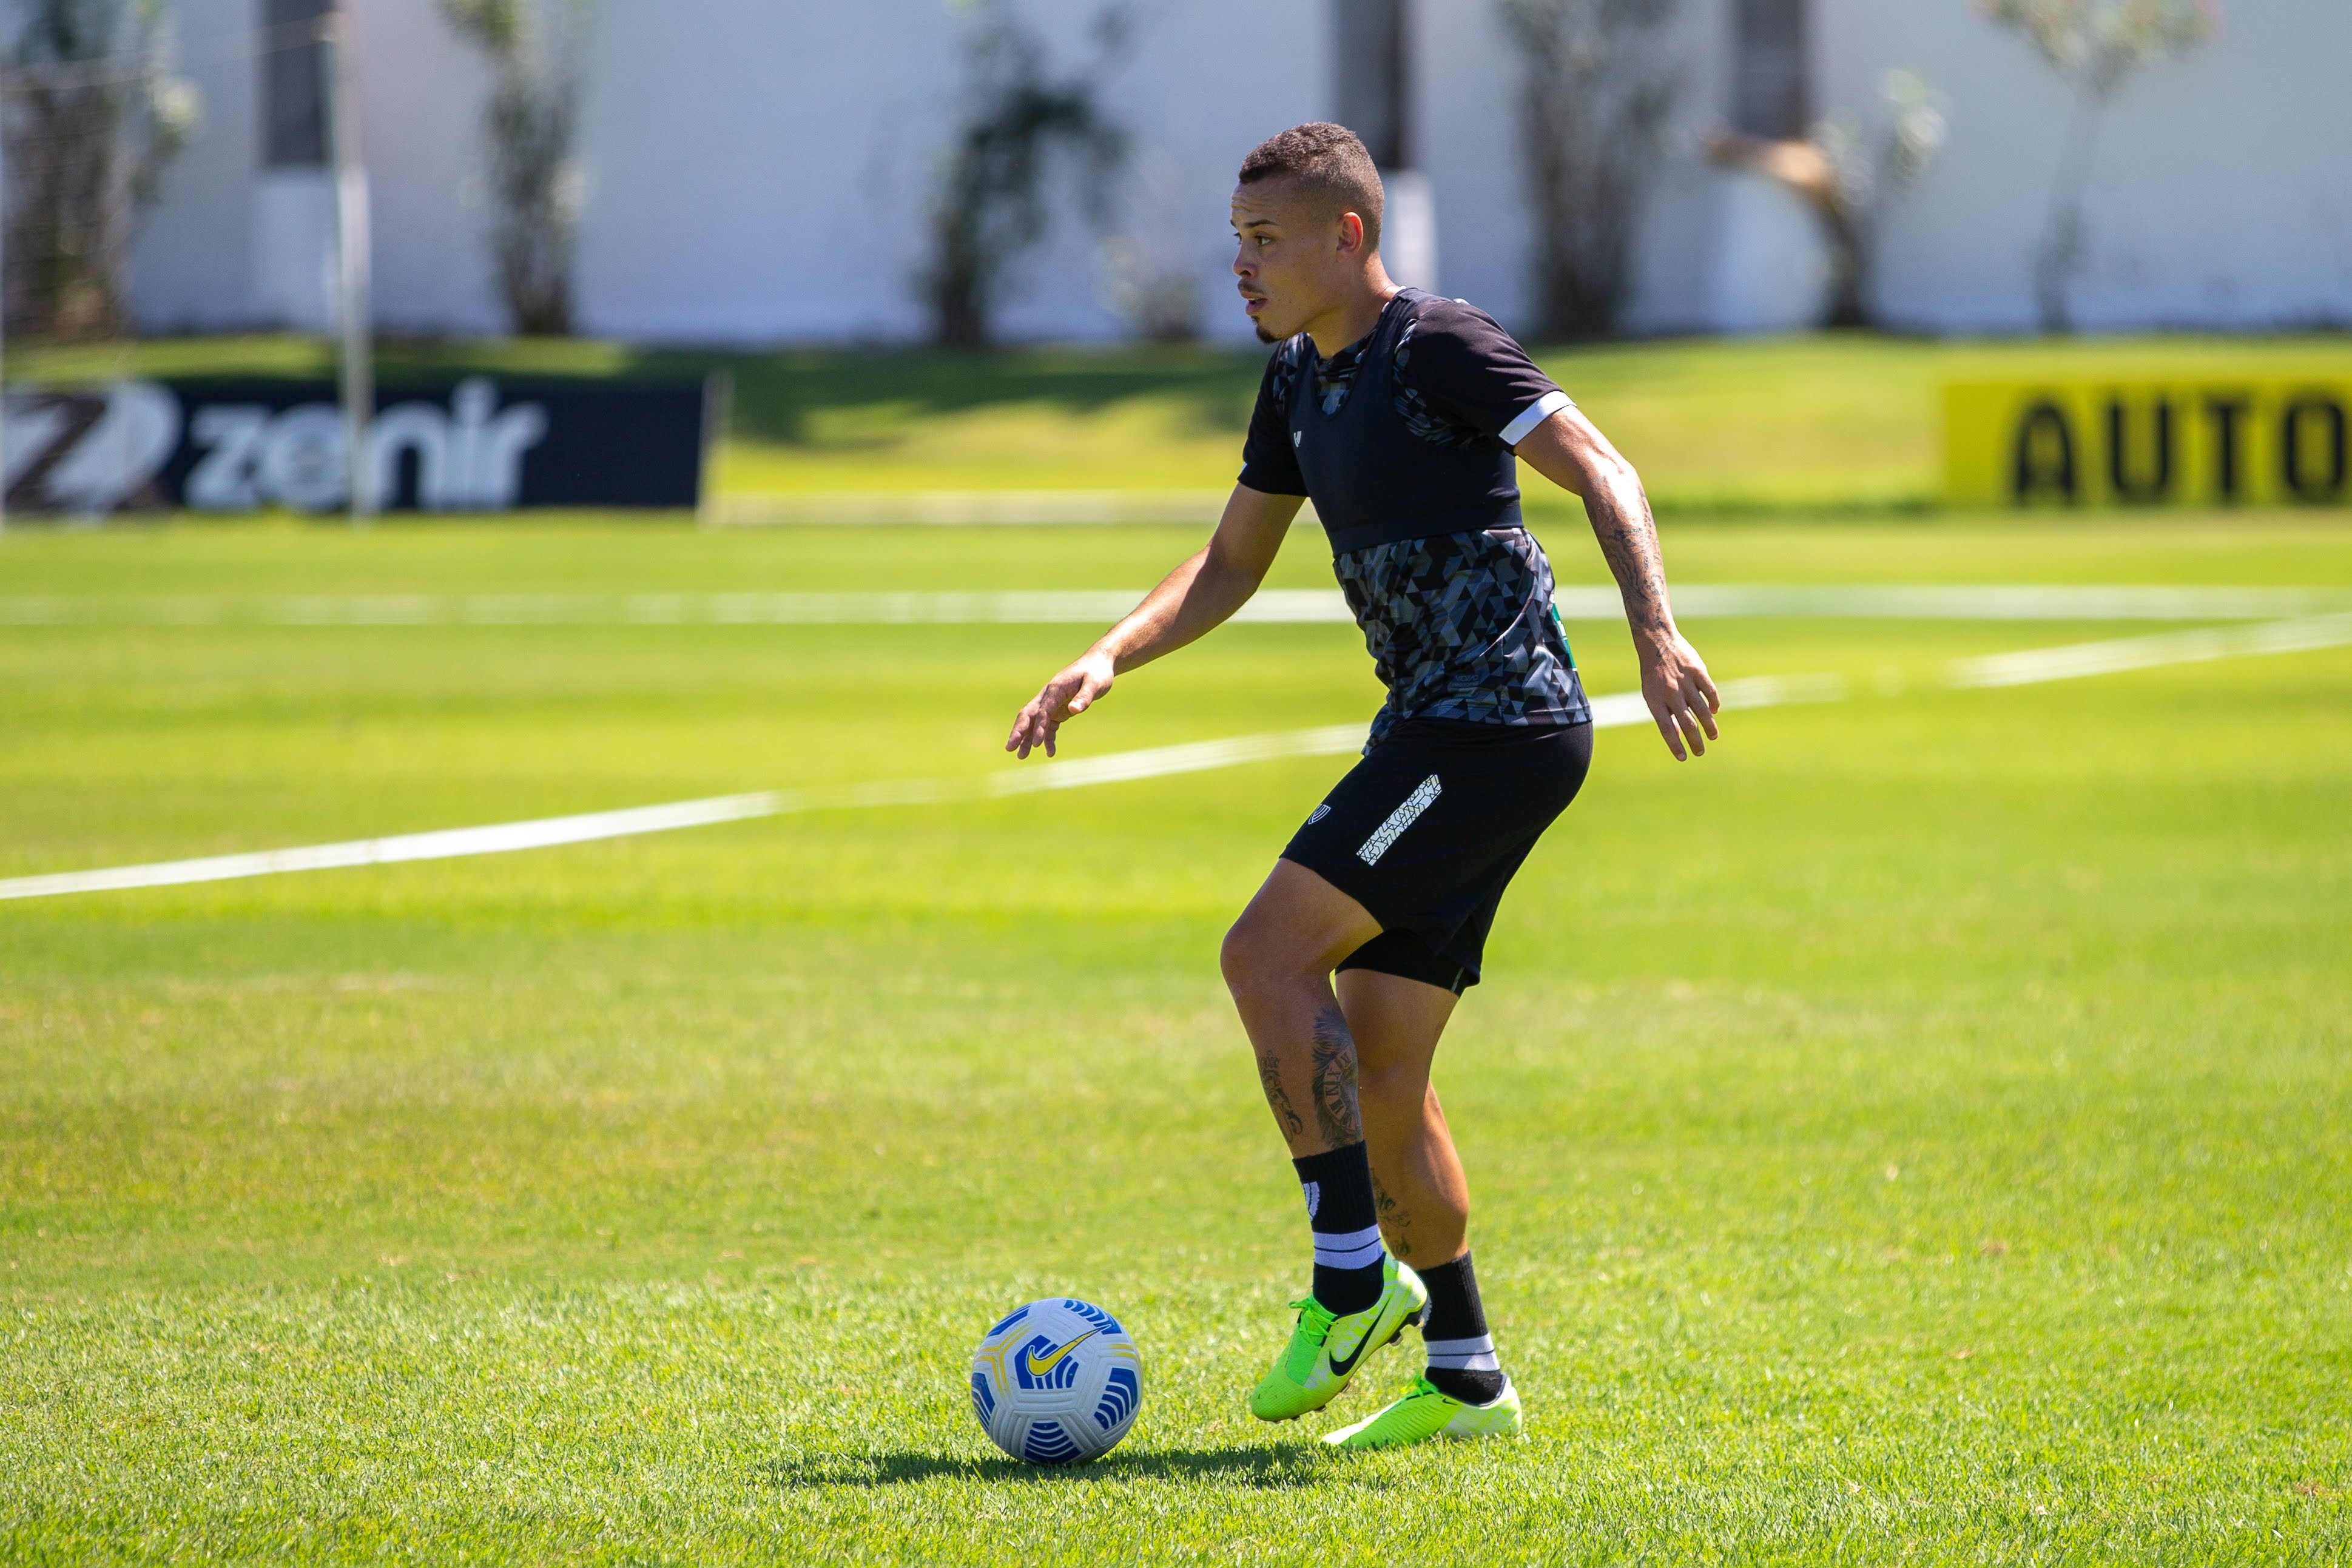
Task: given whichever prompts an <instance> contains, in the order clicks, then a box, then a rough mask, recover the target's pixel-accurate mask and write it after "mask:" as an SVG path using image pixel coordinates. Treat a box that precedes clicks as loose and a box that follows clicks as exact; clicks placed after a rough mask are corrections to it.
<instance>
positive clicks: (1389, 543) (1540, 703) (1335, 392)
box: [1241, 288, 1591, 745]
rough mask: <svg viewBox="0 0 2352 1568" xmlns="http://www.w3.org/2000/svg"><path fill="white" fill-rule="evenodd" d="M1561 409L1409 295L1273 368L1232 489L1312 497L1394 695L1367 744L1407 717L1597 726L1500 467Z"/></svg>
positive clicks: (1492, 332) (1483, 340)
mask: <svg viewBox="0 0 2352 1568" xmlns="http://www.w3.org/2000/svg"><path fill="white" fill-rule="evenodd" d="M1570 406H1571V405H1570V402H1569V398H1568V394H1567V393H1565V392H1561V391H1560V390H1559V387H1557V386H1555V385H1554V384H1553V383H1552V382H1551V381H1550V379H1549V377H1547V376H1545V375H1544V373H1543V372H1542V371H1539V370H1538V369H1537V368H1536V366H1535V363H1534V361H1531V360H1529V359H1528V355H1527V351H1526V350H1523V349H1521V348H1520V347H1519V345H1518V344H1517V342H1516V341H1515V340H1513V339H1512V337H1511V335H1510V334H1509V333H1507V332H1506V331H1505V330H1504V329H1502V327H1501V326H1500V325H1499V324H1497V323H1496V321H1495V319H1493V318H1492V317H1490V316H1488V315H1486V312H1484V311H1482V310H1478V309H1476V308H1473V307H1471V306H1469V305H1465V304H1464V303H1462V302H1461V301H1459V300H1450V299H1441V298H1437V297H1435V296H1433V295H1430V294H1425V293H1423V292H1422V291H1421V290H1419V289H1412V288H1408V289H1404V290H1402V291H1400V292H1399V293H1398V294H1397V296H1396V297H1395V298H1393V299H1391V300H1390V301H1389V303H1388V306H1387V307H1386V308H1385V309H1383V310H1382V311H1381V319H1380V322H1379V324H1378V325H1377V326H1375V327H1374V328H1373V329H1372V330H1371V332H1370V334H1368V335H1367V336H1366V337H1364V338H1363V339H1362V340H1360V341H1358V342H1356V343H1354V344H1351V345H1350V346H1349V347H1348V348H1345V349H1342V350H1339V353H1337V354H1335V355H1333V356H1332V357H1331V358H1329V359H1328V360H1326V359H1323V358H1321V357H1319V356H1318V354H1317V353H1316V351H1315V344H1314V341H1313V340H1312V339H1309V338H1307V337H1306V336H1305V335H1304V334H1301V335H1300V336H1298V337H1296V338H1292V339H1290V340H1288V341H1286V342H1285V343H1283V344H1282V345H1281V347H1279V348H1278V349H1276V350H1275V353H1274V356H1273V358H1272V359H1271V360H1270V361H1268V362H1267V365H1266V370H1265V380H1264V381H1263V382H1261V383H1260V385H1259V388H1258V399H1257V407H1256V410H1255V413H1253V414H1252V415H1251V419H1250V429H1249V437H1248V441H1247V444H1246V445H1245V447H1244V454H1243V466H1242V474H1241V482H1242V483H1243V484H1244V485H1246V486H1249V487H1250V488H1251V489H1253V490H1259V491H1264V492H1265V493H1266V494H1269V495H1286V496H1307V497H1312V498H1313V500H1314V502H1315V509H1316V512H1317V515H1318V516H1319V517H1321V518H1322V520H1323V525H1324V528H1325V529H1326V530H1327V531H1328V533H1329V535H1330V540H1331V553H1332V570H1333V572H1334V573H1335V575H1337V577H1338V578H1339V586H1340V589H1341V590H1342V591H1343V592H1344V593H1345V594H1346V595H1347V600H1348V607H1349V610H1350V611H1351V612H1353V613H1354V615H1355V618H1356V623H1357V625H1358V626H1359V627H1360V628H1361V629H1362V631H1363V633H1364V643H1365V646H1366V648H1367V649H1368V650H1369V651H1370V653H1371V655H1372V662H1373V664H1374V667H1375V668H1376V669H1377V671H1378V672H1379V674H1380V677H1381V682H1382V683H1383V684H1384V685H1386V686H1387V687H1388V694H1389V695H1388V701H1387V703H1386V704H1385V705H1384V706H1382V707H1381V712H1380V714H1379V716H1377V717H1376V718H1375V719H1374V720H1373V723H1372V730H1371V740H1370V743H1371V744H1373V745H1378V744H1379V742H1380V740H1381V737H1383V736H1384V735H1385V734H1386V733H1387V732H1388V730H1389V729H1390V728H1391V727H1392V726H1394V725H1395V724H1397V723H1399V722H1400V721H1402V720H1404V719H1408V718H1436V719H1453V720H1461V721H1468V722H1472V723H1481V724H1507V725H1568V724H1582V723H1586V722H1588V721H1590V719H1591V708H1590V706H1588V705H1587V703H1586V701H1585V695H1584V690H1583V686H1582V684H1581V683H1580V681H1579V679H1578V678H1577V674H1576V665H1575V661H1574V659H1573V657H1572V656H1571V654H1570V652H1569V647H1568V642H1567V638H1566V637H1565V635H1564V634H1563V633H1562V632H1561V630H1560V625H1559V618H1558V616H1557V615H1556V614H1554V612H1553V611H1552V603H1551V600H1552V574H1551V563H1550V561H1549V559H1546V557H1545V555H1544V552H1543V548H1542V547H1541V546H1540V545H1538V544H1537V542H1536V541H1535V538H1534V537H1533V536H1532V535H1530V534H1528V531H1527V529H1526V528H1524V527H1523V526H1522V525H1521V521H1520V516H1519V491H1518V483H1517V464H1516V462H1515V460H1514V459H1513V457H1512V455H1511V448H1512V447H1513V446H1514V445H1516V444H1517V443H1518V442H1520V441H1522V440H1524V439H1526V437H1527V435H1528V433H1529V432H1531V431H1533V430H1534V429H1535V427H1536V426H1537V425H1538V424H1540V423H1543V422H1544V421H1545V420H1546V419H1548V418H1549V417H1550V416H1551V415H1552V414H1553V413H1556V412H1558V411H1559V410H1560V409H1563V408H1567V407H1570Z"/></svg>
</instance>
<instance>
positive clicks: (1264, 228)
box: [1234, 180, 1362, 343]
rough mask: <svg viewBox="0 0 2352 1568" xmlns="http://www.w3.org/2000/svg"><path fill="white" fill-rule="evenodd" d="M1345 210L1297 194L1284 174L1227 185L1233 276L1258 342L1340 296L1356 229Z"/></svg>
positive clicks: (1298, 327) (1290, 329)
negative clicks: (1230, 188)
mask: <svg viewBox="0 0 2352 1568" xmlns="http://www.w3.org/2000/svg"><path fill="white" fill-rule="evenodd" d="M1359 223H1360V220H1358V219H1357V218H1356V217H1355V214H1352V213H1350V214H1342V215H1340V216H1339V217H1332V216H1330V215H1328V214H1324V213H1318V212H1317V211H1316V210H1315V208H1314V205H1313V204H1310V203H1307V202H1304V201H1301V200H1300V199H1299V196H1298V192H1297V184H1296V183H1295V182H1293V181H1289V180H1261V181H1259V182H1258V183H1256V184H1254V185H1244V186H1241V187H1240V188H1239V189H1237V190H1235V191H1234V238H1235V240H1236V241H1237V242H1238V248H1237V249H1236V250H1235V252H1234V277H1236V278H1238V279H1240V282H1239V284H1238V285H1237V287H1239V289H1240V291H1241V297H1242V299H1243V307H1242V308H1244V310H1246V311H1247V312H1248V313H1249V319H1250V324H1251V325H1252V326H1254V327H1255V328H1256V329H1257V337H1258V341H1259V342H1261V343H1278V342H1280V341H1282V340H1284V339H1285V338H1287V337H1290V336H1292V335H1293V334H1294V333H1297V332H1301V331H1304V330H1306V328H1307V323H1308V322H1310V321H1312V320H1314V319H1317V318H1318V317H1320V316H1322V315H1324V314H1326V313H1327V312H1328V311H1329V310H1331V309H1332V308H1334V306H1336V305H1337V304H1339V302H1340V301H1341V300H1342V299H1344V298H1346V286H1347V278H1348V264H1349V259H1350V258H1352V256H1354V254H1355V252H1356V250H1357V249H1358V246H1359V245H1360V236H1361V234H1362V231H1361V229H1360V227H1357V228H1355V229H1354V230H1353V233H1354V235H1355V236H1356V239H1355V241H1354V243H1351V241H1350V225H1356V224H1359Z"/></svg>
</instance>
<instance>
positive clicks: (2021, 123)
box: [1815, 0, 2352, 332]
mask: <svg viewBox="0 0 2352 1568" xmlns="http://www.w3.org/2000/svg"><path fill="white" fill-rule="evenodd" d="M1819 3H1820V11H1819V14H1818V26H1816V28H1815V39H1816V61H1815V68H1816V72H1817V78H1816V79H1817V80H1818V81H1819V83H1820V84H1821V85H1822V88H1823V89H1824V96H1825V98H1826V99H1827V101H1829V102H1830V103H1832V104H1838V105H1843V106H1846V107H1849V108H1853V109H1855V110H1875V109H1876V108H1877V99H1878V91H1879V88H1878V82H1879V78H1881V76H1882V75H1883V74H1884V72H1885V69H1886V68H1888V67H1890V66H1913V67H1916V68H1919V69H1921V70H1923V71H1925V72H1926V73H1927V75H1928V76H1929V77H1930V78H1932V79H1934V80H1935V81H1936V82H1937V85H1938V86H1939V87H1941V88H1942V89H1943V90H1944V91H1945V92H1946V94H1947V95H1948V97H1949V99H1951V104H1950V110H1949V112H1950V119H1951V139H1950V141H1949V143H1948V145H1947V146H1946V148H1945V150H1944V152H1943V155H1942V156H1941V157H1940V158H1939V159H1938V160H1937V162H1936V164H1935V165H1934V167H1932V168H1931V169H1930V170H1929V171H1928V172H1927V177H1926V178H1925V179H1924V180H1923V181H1922V182H1921V183H1919V185H1918V186H1917V187H1916V189H1914V190H1913V191H1911V192H1910V193H1907V194H1906V196H1905V197H1904V198H1903V200H1902V203H1901V204H1900V206H1899V207H1897V208H1896V209H1895V211H1894V213H1893V214H1892V216H1891V220H1890V222H1889V225H1888V228H1887V233H1886V238H1885V249H1884V252H1883V255H1882V260H1881V276H1880V300H1881V303H1882V306H1883V308H1884V309H1885V313H1886V314H1887V315H1888V316H1889V317H1890V318H1891V319H1894V320H1895V321H1897V322H1900V323H1902V324H1904V325H1906V326H1911V327H1916V328H1918V329H1924V330H1929V331H1939V332H1966V331H2018V330H2023V329H2030V328H2031V327H2032V325H2033V290H2032V256H2033V252H2034V249H2035V246H2036V244H2037V242H2038V239H2039V237H2040V234H2041V229H2042V220H2043V217H2044V214H2045V213H2046V211H2047V208H2048V201H2049V193H2050V186H2051V179H2052V175H2053V171H2054V170H2055V167H2056V162H2057V151H2058V142H2059V139H2060V137H2061V136H2062V135H2063V130H2064V123H2065V116H2066V112H2067V99H2066V95H2065V92H2064V90H2063V88H2062V87H2061V85H2060V83H2059V81H2058V79H2057V78H2056V77H2055V76H2054V75H2053V73H2052V72H2051V71H2050V70H2049V69H2048V68H2045V67H2044V66H2043V65H2042V62H2041V61H2040V59H2039V58H2038V57H2035V56H2034V55H2033V53H2032V50H2031V49H2030V48H2029V47H2028V46H2027V45H2026V43H2025V41H2024V40H2023V39H2022V38H2021V37H2017V36H2016V35H2014V34H2012V33H2010V32H2007V31H2005V30H2002V29H2000V28H1996V27H1994V26H1992V25H1991V24H1990V23H1988V22H1987V21H1985V20H1984V18H1983V17H1982V16H1979V15H1978V14H1977V13H1976V12H1975V11H1974V10H1973V9H1972V8H1971V7H1969V6H1965V5H1958V4H1953V3H1950V0H1819ZM2347 61H2352V5H2345V4H2344V3H2343V0H2244V3H2241V4H2238V5H2231V6H2229V7H2227V15H2226V16H2225V18H2224V22H2223V28H2222V32H2221V36H2220V37H2218V38H2216V39H2214V40H2213V41H2211V42H2210V43H2208V44H2207V45H2205V46H2204V47H2202V48H2201V49H2200V50H2199V51H2198V52H2197V53H2195V54H2192V55H2190V56H2189V57H2186V58H2184V59H2181V60H2178V61H2174V62H2168V63H2166V64H2161V65H2158V66H2154V67H2151V68H2148V69H2147V71H2146V72H2145V73H2144V74H2143V75H2141V76H2139V77H2138V78H2135V79H2134V80H2133V81H2132V82H2131V83H2130V85H2129V86H2128V87H2126V89H2125V92H2124V95H2123V97H2122V99H2121V100H2120V101H2119V102H2118V103H2117V105H2116V110H2115V111H2114V113H2113V115H2112V116H2111V118H2110V119H2109V120H2108V123H2107V126H2106V131H2105V135H2104V137H2103V138H2102V141H2101V144H2100V152H2099V157H2098V161H2097V164H2096V167H2095V172H2094V176H2093V179H2092V182H2091V189H2092V195H2091V201H2090V206H2089V222H2088V245H2089V249H2088V255H2087V257H2086V261H2085V266H2084V269H2083V271H2082V272H2081V273H2080V274H2079V275H2078V278H2077V281H2076V284H2075V287H2074V294H2073V297H2072V298H2073V299H2074V307H2075V311H2076V315H2077V317H2078V319H2079V321H2080V324H2081V325H2082V326H2084V327H2085V328H2088V329H2123V328H2135V327H2155V326H2170V325H2181V326H2189V325H2195V326H2216V327H2221V326H2229V327H2267V326H2280V325H2292V324H2298V323H2305V322H2311V321H2315V320H2323V319H2325V320H2333V321H2336V322H2339V323H2340V322H2347V321H2352V179H2347V177H2346V175H2345V173H2344V171H2343V166H2342V165H2343V158H2344V150H2345V149H2346V148H2347V147H2352V90H2347V88H2346V85H2345V68H2346V63H2347Z"/></svg>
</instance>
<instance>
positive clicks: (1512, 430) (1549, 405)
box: [1502, 387, 1576, 446]
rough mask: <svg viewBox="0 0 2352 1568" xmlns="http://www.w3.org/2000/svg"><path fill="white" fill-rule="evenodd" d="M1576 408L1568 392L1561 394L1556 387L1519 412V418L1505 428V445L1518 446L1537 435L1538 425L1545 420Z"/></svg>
mask: <svg viewBox="0 0 2352 1568" xmlns="http://www.w3.org/2000/svg"><path fill="white" fill-rule="evenodd" d="M1575 406H1576V404H1575V402H1572V401H1571V400H1570V397H1569V395H1568V394H1567V393H1566V392H1561V391H1560V390H1559V388H1558V387H1554V388H1553V389H1552V390H1551V391H1549V392H1546V393H1544V394H1543V396H1541V397H1539V398H1538V399H1536V401H1535V402H1531V403H1529V404H1528V406H1527V407H1525V408H1523V409H1521V410H1520V411H1519V417H1518V418H1517V419H1515V420H1513V421H1511V423H1508V424H1507V425H1505V426H1503V434H1502V443H1503V444H1504V445H1506V446H1517V444H1519V443H1520V442H1522V441H1525V440H1526V439H1527V438H1528V436H1530V435H1532V434H1535V429H1536V426H1537V425H1538V424H1541V423H1543V422H1544V421H1545V420H1547V419H1549V418H1550V417H1551V416H1552V415H1553V414H1556V413H1559V411H1560V410H1561V409H1564V408H1574V407H1575Z"/></svg>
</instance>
